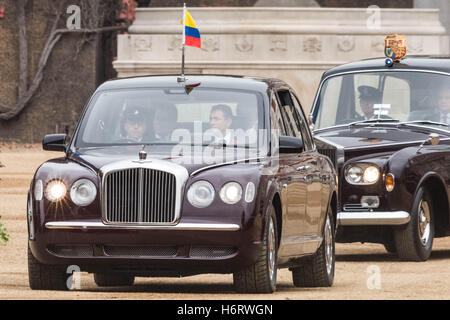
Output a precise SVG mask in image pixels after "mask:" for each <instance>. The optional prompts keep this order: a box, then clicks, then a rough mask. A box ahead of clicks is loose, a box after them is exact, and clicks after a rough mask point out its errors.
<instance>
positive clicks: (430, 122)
mask: <svg viewBox="0 0 450 320" xmlns="http://www.w3.org/2000/svg"><path fill="white" fill-rule="evenodd" d="M408 124H432V125H436V126H443V127H448V126H449V125H448V124H447V123H444V122H435V121H430V120H415V121H406V122H400V123H399V124H398V125H399V126H401V125H408Z"/></svg>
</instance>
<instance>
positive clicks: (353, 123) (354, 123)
mask: <svg viewBox="0 0 450 320" xmlns="http://www.w3.org/2000/svg"><path fill="white" fill-rule="evenodd" d="M379 122H400V120H397V119H368V120H360V121H355V122H351V123H349V124H348V125H347V126H348V127H349V128H350V127H352V126H354V125H358V124H364V123H374V124H375V123H379Z"/></svg>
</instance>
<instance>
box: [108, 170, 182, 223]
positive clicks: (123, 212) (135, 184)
mask: <svg viewBox="0 0 450 320" xmlns="http://www.w3.org/2000/svg"><path fill="white" fill-rule="evenodd" d="M104 197H105V199H104V205H105V208H104V210H105V213H106V221H107V222H110V223H163V224H164V223H173V222H175V217H176V212H175V205H176V204H175V202H176V177H175V175H173V174H171V173H168V172H165V171H160V170H155V169H147V168H131V169H125V170H120V171H114V172H111V173H108V175H107V176H106V178H105V186H104Z"/></svg>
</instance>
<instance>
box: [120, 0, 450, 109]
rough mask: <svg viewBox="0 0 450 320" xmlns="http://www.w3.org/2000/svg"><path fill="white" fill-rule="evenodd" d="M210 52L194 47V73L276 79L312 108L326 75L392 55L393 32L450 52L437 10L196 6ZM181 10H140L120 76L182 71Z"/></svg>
mask: <svg viewBox="0 0 450 320" xmlns="http://www.w3.org/2000/svg"><path fill="white" fill-rule="evenodd" d="M189 11H190V13H191V15H192V16H193V17H194V19H195V21H196V23H197V26H198V27H199V30H200V33H201V38H202V49H197V48H190V47H188V48H186V66H185V68H186V72H185V73H186V74H189V73H191V74H232V75H247V76H265V77H276V78H280V79H283V80H285V81H286V82H288V83H289V84H290V85H291V86H292V87H293V88H294V89H295V90H296V91H297V92H298V94H299V96H300V99H301V102H302V104H303V107H304V109H305V110H306V111H309V109H310V107H311V104H312V101H313V98H314V95H315V92H316V90H317V86H318V83H319V80H320V77H321V75H322V73H323V72H324V71H325V70H327V69H329V68H331V67H333V66H336V65H339V64H342V63H346V62H349V61H355V60H360V59H365V58H373V57H383V56H384V38H385V36H386V35H387V34H394V33H398V34H405V35H406V36H407V38H408V53H409V54H415V55H426V54H448V52H449V44H448V36H447V34H446V30H445V28H444V26H443V25H442V23H441V22H440V20H439V10H437V9H380V10H375V11H374V10H368V9H367V8H319V7H289V8H283V7H277V8H274V7H248V8H236V7H229V8H212V7H210V8H190V9H189ZM181 15H182V14H181V9H180V8H156V7H154V8H152V7H149V8H138V9H137V10H136V21H135V22H134V23H133V25H132V26H131V27H130V28H129V34H127V35H120V36H119V38H118V59H117V61H115V62H114V66H115V68H116V70H117V72H118V74H119V77H127V76H135V75H152V74H176V73H179V72H180V61H181V49H180V48H181V32H182V26H181V25H180V24H179V21H180V17H181Z"/></svg>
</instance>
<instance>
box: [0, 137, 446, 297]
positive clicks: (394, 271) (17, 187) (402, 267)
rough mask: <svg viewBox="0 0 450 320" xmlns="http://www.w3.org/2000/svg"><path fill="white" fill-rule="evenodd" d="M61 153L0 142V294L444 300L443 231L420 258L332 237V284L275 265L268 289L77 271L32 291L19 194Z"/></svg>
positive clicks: (210, 279)
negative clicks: (121, 279) (107, 278)
mask: <svg viewBox="0 0 450 320" xmlns="http://www.w3.org/2000/svg"><path fill="white" fill-rule="evenodd" d="M61 155H62V154H61V153H55V152H44V151H42V150H41V148H40V146H39V145H10V144H9V145H5V144H0V163H1V164H3V165H4V167H2V166H1V165H0V216H2V222H3V223H4V224H5V226H6V228H7V229H8V233H9V234H10V241H9V242H8V244H7V246H1V247H0V257H1V260H0V261H1V263H0V299H107V300H111V299H138V300H141V299H162V300H173V299H195V300H197V299H214V300H222V299H223V300H225V299H226V300H230V299H238V300H252V299H282V300H283V299H287V300H303V299H364V300H365V299H419V300H423V299H450V290H448V289H449V288H450V268H449V263H450V238H443V239H437V240H435V244H434V250H433V254H432V256H431V258H430V260H429V261H427V262H422V263H414V262H400V261H398V260H397V258H396V257H395V256H393V255H390V254H387V253H386V251H385V250H384V247H383V246H381V245H376V244H364V245H362V244H337V248H336V251H337V252H336V253H337V263H336V277H335V282H334V285H333V287H331V288H317V289H298V288H295V287H294V286H293V284H292V279H291V273H290V272H289V271H288V270H287V269H282V270H279V273H278V290H277V292H276V293H274V294H272V295H243V294H235V293H234V292H233V287H232V282H233V280H232V276H231V275H214V274H208V275H199V276H192V277H186V278H137V279H136V282H135V285H134V286H132V287H124V288H108V289H104V288H98V287H97V286H96V285H95V283H94V280H93V276H92V275H91V274H88V273H81V274H80V277H81V286H80V289H79V290H73V291H68V292H56V291H32V290H30V288H29V287H28V273H27V225H26V218H25V212H26V194H27V190H28V187H29V184H30V181H31V179H32V176H33V173H34V171H35V170H36V168H37V167H38V166H39V165H40V164H41V163H43V162H44V161H46V160H47V159H50V158H54V157H60V156H61Z"/></svg>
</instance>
